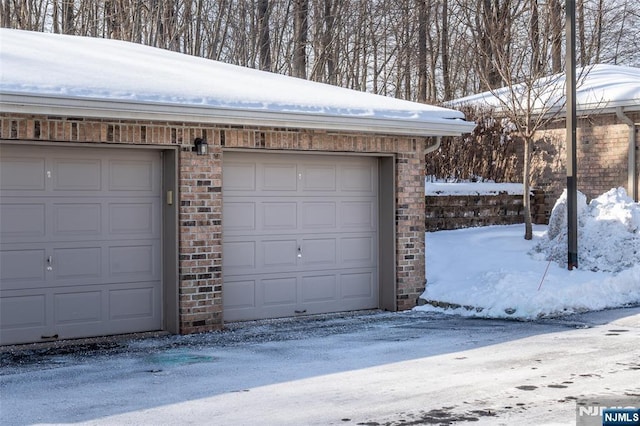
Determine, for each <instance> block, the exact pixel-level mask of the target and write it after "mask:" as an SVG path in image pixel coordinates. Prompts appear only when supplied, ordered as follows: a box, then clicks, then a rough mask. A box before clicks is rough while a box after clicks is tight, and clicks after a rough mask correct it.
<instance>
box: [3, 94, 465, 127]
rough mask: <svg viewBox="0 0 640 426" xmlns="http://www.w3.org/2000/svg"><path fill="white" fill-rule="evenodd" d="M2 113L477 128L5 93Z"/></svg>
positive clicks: (451, 123)
mask: <svg viewBox="0 0 640 426" xmlns="http://www.w3.org/2000/svg"><path fill="white" fill-rule="evenodd" d="M0 112H5V113H20V114H43V115H55V116H71V117H91V118H110V119H120V120H125V119H132V120H149V121H178V122H187V123H212V124H213V123H215V124H224V125H241V126H242V125H245V126H246V125H250V126H260V127H285V128H293V129H313V130H330V131H348V132H364V133H381V134H390V135H403V136H420V137H426V136H459V135H461V134H464V133H469V132H471V131H473V129H474V128H475V123H473V122H469V121H464V120H461V119H456V118H451V119H446V118H442V119H439V120H437V121H414V120H403V119H392V118H379V117H345V116H336V115H327V114H324V115H322V114H312V113H300V112H274V111H260V110H249V109H239V108H219V107H210V106H206V105H179V104H166V103H150V102H136V101H122V100H110V99H92V98H69V97H63V96H55V95H32V94H25V93H19V92H5V93H2V94H1V95H0Z"/></svg>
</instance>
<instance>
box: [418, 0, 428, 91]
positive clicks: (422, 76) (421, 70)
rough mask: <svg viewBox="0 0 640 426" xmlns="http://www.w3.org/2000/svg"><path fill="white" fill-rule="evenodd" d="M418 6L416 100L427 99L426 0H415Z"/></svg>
mask: <svg viewBox="0 0 640 426" xmlns="http://www.w3.org/2000/svg"><path fill="white" fill-rule="evenodd" d="M417 3H418V4H417V7H418V58H417V61H418V102H426V101H427V80H428V78H429V76H428V75H427V7H429V6H428V5H427V1H426V0H417Z"/></svg>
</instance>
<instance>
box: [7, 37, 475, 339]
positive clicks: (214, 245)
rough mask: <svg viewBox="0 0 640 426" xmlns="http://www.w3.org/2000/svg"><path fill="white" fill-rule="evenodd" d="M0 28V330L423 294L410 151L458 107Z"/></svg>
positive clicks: (300, 311) (194, 318)
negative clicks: (444, 106)
mask: <svg viewBox="0 0 640 426" xmlns="http://www.w3.org/2000/svg"><path fill="white" fill-rule="evenodd" d="M0 38H1V39H2V43H1V44H0V61H1V62H2V64H3V65H2V76H1V78H0V344H3V345H7V344H17V343H28V342H40V341H48V340H55V339H69V338H80V337H91V336H104V335H112V334H121V333H132V332H141V331H155V330H166V331H169V332H172V333H194V332H204V331H211V330H216V329H220V328H221V327H222V325H223V323H224V321H239V320H251V319H259V318H275V317H288V316H296V315H308V314H317V313H326V312H340V311H349V310H358V309H375V308H380V309H388V310H403V309H410V308H412V307H413V306H414V305H415V303H416V301H417V298H418V297H419V295H420V294H421V293H422V292H423V291H424V287H425V268H424V243H425V242H424V216H423V214H424V213H423V212H424V179H423V170H424V155H425V153H427V152H429V151H430V150H432V149H434V148H435V147H437V144H438V140H439V137H440V136H446V135H459V134H462V133H465V132H469V131H471V130H472V129H473V123H469V122H466V121H464V117H463V115H462V114H461V113H459V112H457V111H453V110H449V109H443V108H438V107H433V106H429V105H424V104H417V103H412V102H407V101H401V100H397V99H392V98H387V97H382V96H376V95H372V94H367V93H362V92H357V91H352V90H347V89H342V88H337V87H333V86H328V85H324V84H319V83H313V82H309V81H306V80H300V79H295V78H291V77H286V76H281V75H277V74H271V73H266V72H261V71H256V70H252V69H246V68H241V67H236V66H231V65H228V64H222V63H219V62H215V61H210V60H206V59H202V58H196V57H192V56H187V55H182V54H178V53H175V52H169V51H164V50H160V49H155V48H151V47H147V46H142V45H136V44H132V43H126V42H121V41H115V40H106V39H95V38H84V37H74V36H65V35H58V34H44V33H34V32H27V31H19V30H9V29H1V30H0Z"/></svg>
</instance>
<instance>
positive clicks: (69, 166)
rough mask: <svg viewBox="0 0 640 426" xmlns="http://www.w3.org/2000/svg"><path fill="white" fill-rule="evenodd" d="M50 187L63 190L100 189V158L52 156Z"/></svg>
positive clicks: (59, 190)
mask: <svg viewBox="0 0 640 426" xmlns="http://www.w3.org/2000/svg"><path fill="white" fill-rule="evenodd" d="M51 173H52V189H53V191H55V192H64V191H100V190H101V189H102V162H101V160H100V159H81V158H78V159H70V158H64V157H63V158H54V159H53V160H52V171H51Z"/></svg>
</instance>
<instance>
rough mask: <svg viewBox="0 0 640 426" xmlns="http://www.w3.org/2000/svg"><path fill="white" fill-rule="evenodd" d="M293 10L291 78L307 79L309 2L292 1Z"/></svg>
mask: <svg viewBox="0 0 640 426" xmlns="http://www.w3.org/2000/svg"><path fill="white" fill-rule="evenodd" d="M293 8H294V11H293V39H294V41H293V43H294V47H293V76H294V77H299V78H307V33H308V15H309V0H294V6H293Z"/></svg>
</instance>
